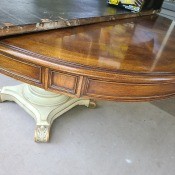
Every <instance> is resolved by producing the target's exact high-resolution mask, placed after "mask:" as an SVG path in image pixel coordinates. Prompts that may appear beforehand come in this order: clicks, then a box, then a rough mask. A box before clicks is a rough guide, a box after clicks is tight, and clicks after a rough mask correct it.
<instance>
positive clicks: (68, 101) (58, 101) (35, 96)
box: [0, 84, 96, 142]
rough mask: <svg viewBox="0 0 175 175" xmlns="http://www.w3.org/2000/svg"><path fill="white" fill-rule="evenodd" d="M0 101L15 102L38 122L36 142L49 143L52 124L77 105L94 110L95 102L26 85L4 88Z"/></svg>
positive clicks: (0, 94)
mask: <svg viewBox="0 0 175 175" xmlns="http://www.w3.org/2000/svg"><path fill="white" fill-rule="evenodd" d="M0 101H1V102H3V101H14V102H16V103H17V104H18V105H20V106H21V107H22V108H23V109H24V110H25V111H26V112H28V113H29V114H30V115H31V116H32V117H33V118H34V119H35V121H36V125H37V127H36V130H35V136H34V137H35V141H36V142H48V140H49V132H50V127H51V125H52V122H53V121H54V120H55V119H56V118H58V117H59V116H60V115H62V114H64V113H65V112H67V111H69V110H70V109H71V108H73V107H75V106H77V105H85V106H87V107H91V108H94V107H95V106H96V104H95V102H93V101H91V102H90V100H88V99H81V98H79V99H78V98H70V97H68V96H65V95H60V94H55V93H51V92H48V91H45V90H43V89H40V88H37V87H34V86H29V85H26V84H22V85H18V86H12V87H4V88H2V90H1V91H0Z"/></svg>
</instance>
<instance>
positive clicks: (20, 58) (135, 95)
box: [0, 43, 175, 101]
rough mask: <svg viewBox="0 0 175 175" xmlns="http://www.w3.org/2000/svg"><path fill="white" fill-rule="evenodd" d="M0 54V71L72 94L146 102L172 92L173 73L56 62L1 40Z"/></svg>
mask: <svg viewBox="0 0 175 175" xmlns="http://www.w3.org/2000/svg"><path fill="white" fill-rule="evenodd" d="M0 57H1V59H0V65H1V68H0V73H2V74H5V75H8V76H10V77H13V78H15V79H17V80H20V81H22V82H26V83H28V84H31V85H34V86H38V87H41V88H43V89H45V90H48V91H52V92H56V93H61V94H65V95H69V96H72V97H83V98H93V99H102V100H114V101H148V100H156V99H162V98H166V97H170V96H173V95H175V74H173V73H164V72H160V73H152V74H148V73H138V72H137V73H136V72H122V71H119V72H117V71H116V72H113V71H110V70H105V69H98V68H96V69H94V68H93V67H88V66H83V65H78V64H77V65H76V64H71V63H69V62H60V63H59V64H58V62H56V61H55V60H54V59H53V58H47V57H46V58H45V59H44V57H43V56H40V55H37V54H35V53H31V52H26V51H24V50H23V49H20V48H17V47H12V46H8V45H4V44H2V43H1V45H0ZM40 57H42V59H41V58H40ZM16 66H19V69H16Z"/></svg>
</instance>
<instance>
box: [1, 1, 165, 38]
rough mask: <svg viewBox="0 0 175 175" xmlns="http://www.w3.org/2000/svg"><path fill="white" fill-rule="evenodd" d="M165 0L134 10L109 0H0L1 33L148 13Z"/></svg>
mask: <svg viewBox="0 0 175 175" xmlns="http://www.w3.org/2000/svg"><path fill="white" fill-rule="evenodd" d="M152 1H153V0H152ZM154 1H155V0H154ZM162 1H163V0H156V1H155V2H154V3H151V4H149V3H148V4H147V7H146V8H145V9H144V10H143V12H141V13H132V12H130V11H127V10H124V9H121V8H117V7H113V6H109V5H107V0H64V1H62V0H49V1H48V0H0V37H1V36H7V35H14V34H19V33H29V32H36V31H42V30H50V29H56V28H63V27H70V26H78V25H83V24H90V23H96V22H102V21H110V20H115V19H121V18H131V17H136V16H140V15H149V14H153V13H157V12H158V11H159V10H160V8H161V5H162ZM150 2H151V1H150Z"/></svg>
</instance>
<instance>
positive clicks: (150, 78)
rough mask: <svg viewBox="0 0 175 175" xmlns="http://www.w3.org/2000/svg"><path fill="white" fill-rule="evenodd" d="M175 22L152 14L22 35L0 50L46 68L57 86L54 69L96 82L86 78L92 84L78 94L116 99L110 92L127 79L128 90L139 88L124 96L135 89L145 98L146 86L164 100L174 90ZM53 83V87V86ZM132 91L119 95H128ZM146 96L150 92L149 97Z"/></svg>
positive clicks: (7, 41)
mask: <svg viewBox="0 0 175 175" xmlns="http://www.w3.org/2000/svg"><path fill="white" fill-rule="evenodd" d="M174 25H175V22H173V21H171V20H169V19H167V18H164V17H161V16H158V15H153V16H147V17H139V18H132V19H127V20H126V19H125V20H120V21H114V22H106V23H100V24H98V25H96V24H93V25H87V26H80V27H74V28H67V29H59V30H53V31H47V32H42V33H36V34H28V35H21V36H16V37H9V38H4V39H1V41H0V53H1V54H3V55H6V56H8V57H11V56H12V55H13V58H15V59H19V60H20V61H23V62H25V61H26V62H31V63H32V64H36V65H39V66H42V67H44V68H46V69H47V70H48V71H51V73H48V74H49V76H51V79H52V78H53V79H52V80H50V79H49V78H48V81H53V83H54V81H55V84H56V81H57V79H58V77H57V78H55V80H54V77H52V75H53V74H52V73H53V72H52V70H54V71H61V72H64V73H68V74H73V75H76V76H82V78H85V79H86V78H87V79H88V77H90V79H91V80H92V81H93V80H94V79H95V80H97V81H96V82H94V81H93V82H92V81H90V80H89V79H88V80H87V82H88V83H89V82H90V85H89V84H88V85H87V86H85V87H84V86H83V88H84V89H83V88H82V87H81V90H82V89H83V90H82V91H83V92H82V91H81V90H80V92H79V94H78V95H77V94H76V93H75V94H76V95H77V96H83V95H84V96H86V97H87V96H90V97H95V98H96V97H97V98H102V99H114V100H118V98H122V95H121V96H117V97H114V98H113V96H112V93H114V96H115V95H116V93H117V92H118V91H117V90H118V89H117V88H118V87H120V91H121V88H124V87H122V85H121V83H124V84H125V85H126V86H125V88H126V87H127V86H129V85H130V86H132V85H133V84H135V85H136V86H137V87H135V88H134V86H132V88H133V89H132V88H129V89H130V90H131V92H130V94H128V96H127V97H125V98H123V100H127V98H129V100H131V99H132V93H136V94H135V95H136V97H135V96H134V98H135V100H138V99H139V97H140V98H144V97H143V95H141V94H144V91H145V94H146V93H147V92H146V90H147V89H146V88H149V89H148V91H149V93H151V94H150V96H151V98H159V97H160V98H161V95H162V98H163V97H164V96H166V95H167V96H171V95H174V93H175V48H174V46H175V27H174ZM4 61H5V59H4ZM0 63H1V65H2V67H3V66H4V68H3V69H8V68H9V66H8V62H6V63H4V62H3V61H0ZM14 69H18V68H13V71H14ZM15 71H16V72H18V70H15ZM6 74H7V73H6ZM54 75H56V74H54ZM54 75H53V76H54ZM101 80H102V81H104V82H105V83H106V82H109V83H106V84H105V86H103V85H104V84H103V83H102V82H100V83H101V84H100V83H99V81H101ZM70 81H71V80H70ZM77 81H78V80H77ZM83 81H85V80H84V79H83ZM111 82H112V83H114V84H115V83H119V84H120V86H117V85H116V86H114V85H112V86H111V87H110V83H111ZM45 83H46V84H45V86H44V87H45V89H49V87H50V86H51V85H48V82H45ZM85 84H86V83H85ZM128 84H129V85H128ZM155 84H156V88H155ZM148 85H151V86H150V87H148ZM54 86H56V85H54ZM54 86H52V88H50V89H51V90H54ZM96 86H97V88H95V87H96ZM99 86H101V87H102V88H108V87H109V91H111V94H107V92H103V94H100V93H102V90H103V89H101V91H99ZM160 86H161V88H162V89H160ZM164 86H165V87H164ZM89 87H90V88H91V89H90V92H88V88H89ZM93 88H94V89H93ZM154 88H155V89H154ZM97 89H98V90H97ZM115 89H116V90H115ZM129 89H125V92H120V93H121V94H122V93H123V95H124V94H125V93H126V91H128V90H129ZM152 90H153V91H154V92H152ZM166 90H167V92H165V91H166ZM84 91H86V94H84ZM96 91H98V92H97V93H96ZM134 91H135V92H134ZM158 91H160V93H162V94H159V93H158ZM137 92H138V94H139V93H140V96H139V95H137ZM156 92H157V94H156ZM105 93H106V94H105ZM128 93H129V91H128ZM154 93H155V94H154ZM96 94H97V95H96ZM126 95H127V93H126ZM137 97H138V98H137ZM148 97H149V94H147V95H146V97H145V99H146V98H148Z"/></svg>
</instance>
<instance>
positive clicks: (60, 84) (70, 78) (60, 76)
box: [48, 71, 79, 94]
mask: <svg viewBox="0 0 175 175" xmlns="http://www.w3.org/2000/svg"><path fill="white" fill-rule="evenodd" d="M78 81H79V77H78V76H75V75H71V74H66V73H63V72H58V71H50V75H49V87H48V88H51V89H55V90H59V91H64V92H68V93H71V94H76V92H77V87H78Z"/></svg>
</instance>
